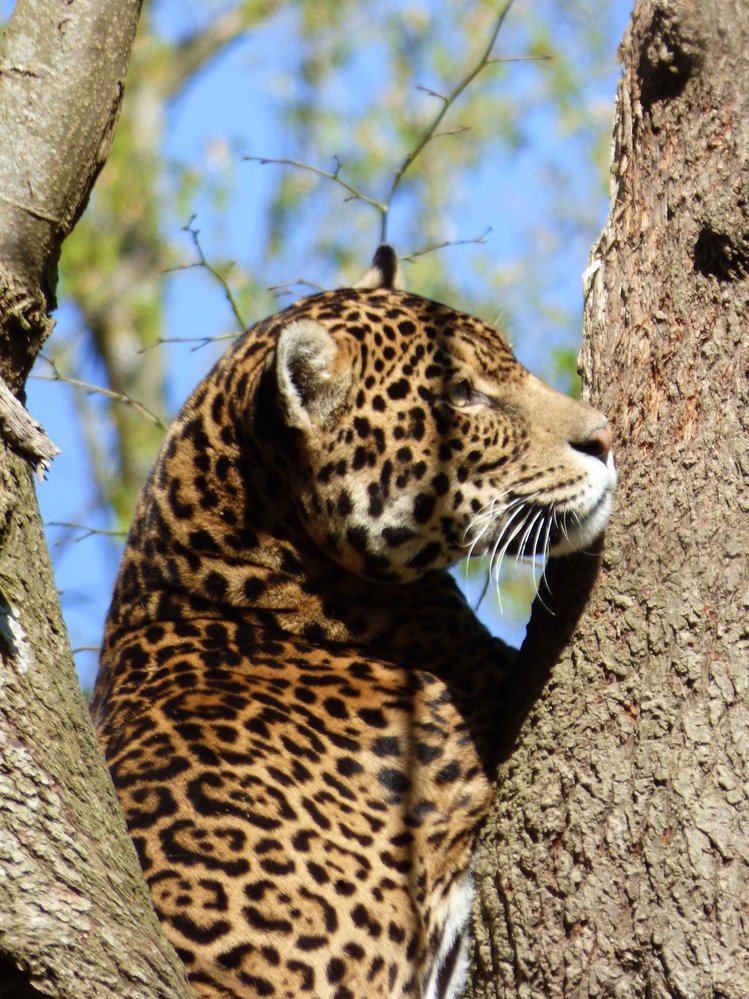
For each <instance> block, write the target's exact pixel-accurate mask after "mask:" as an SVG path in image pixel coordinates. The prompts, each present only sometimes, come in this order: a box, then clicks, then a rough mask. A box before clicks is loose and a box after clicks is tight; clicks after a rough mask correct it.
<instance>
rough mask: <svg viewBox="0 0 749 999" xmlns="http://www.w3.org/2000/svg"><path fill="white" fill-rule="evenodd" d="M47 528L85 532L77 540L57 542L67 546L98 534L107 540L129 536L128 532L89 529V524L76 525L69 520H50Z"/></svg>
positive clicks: (60, 539)
mask: <svg viewBox="0 0 749 999" xmlns="http://www.w3.org/2000/svg"><path fill="white" fill-rule="evenodd" d="M44 526H45V527H66V528H68V529H69V530H72V531H83V532H84V533H83V534H81V535H79V536H78V537H76V538H58V539H57V541H55V544H56V545H66V544H72V543H76V544H77V543H78V542H79V541H85V540H86V539H87V538H90V537H93V535H95V534H98V535H102V536H104V537H107V538H124V537H125V536H126V535H127V531H114V530H113V531H108V530H106V529H105V528H103V527H89V526H88V525H87V524H76V523H74V522H73V521H69V520H48V521H47V522H46V523H45V525H44Z"/></svg>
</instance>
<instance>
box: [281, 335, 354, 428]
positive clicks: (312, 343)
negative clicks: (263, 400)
mask: <svg viewBox="0 0 749 999" xmlns="http://www.w3.org/2000/svg"><path fill="white" fill-rule="evenodd" d="M276 378H277V381H278V392H279V396H280V399H281V405H282V406H283V410H284V414H285V416H286V422H287V423H288V425H289V426H290V427H296V428H297V429H298V430H310V429H312V427H314V426H320V425H323V424H326V423H329V422H330V421H331V420H332V418H333V417H334V416H335V414H336V412H337V411H338V410H339V409H340V407H341V406H342V405H343V404H344V403H345V402H346V399H347V397H348V390H349V386H350V385H351V367H350V365H347V364H346V358H343V357H342V356H341V351H340V350H339V348H338V344H337V343H336V341H335V340H334V338H333V337H332V335H331V334H330V333H329V332H328V330H327V329H325V327H324V326H321V325H320V324H319V323H316V322H314V321H313V320H312V319H298V320H296V321H295V322H293V323H289V325H288V326H285V327H284V328H283V329H282V330H281V332H280V334H279V336H278V344H277V346H276Z"/></svg>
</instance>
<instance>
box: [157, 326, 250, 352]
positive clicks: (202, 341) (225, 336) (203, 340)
mask: <svg viewBox="0 0 749 999" xmlns="http://www.w3.org/2000/svg"><path fill="white" fill-rule="evenodd" d="M241 335H242V331H241V330H238V331H237V332H235V333H217V334H216V336H160V337H159V338H158V339H156V340H154V342H153V343H149V344H148V345H147V346H145V347H141V348H140V350H139V351H138V353H139V354H145V353H146V351H148V350H153V348H154V347H160V346H161V345H162V344H165V343H194V344H195V346H194V347H191V348H190V350H191V351H193V352H194V351H196V350H202V348H203V347H207V346H208V344H209V343H218V342H219V341H220V340H236V338H237V337H238V336H241Z"/></svg>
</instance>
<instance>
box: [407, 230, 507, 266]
mask: <svg viewBox="0 0 749 999" xmlns="http://www.w3.org/2000/svg"><path fill="white" fill-rule="evenodd" d="M491 231H492V227H491V226H487V227H486V229H485V230H484V232H482V234H481V235H480V236H474V237H473V239H446V240H445V242H444V243H435V244H434V245H433V246H425V247H422V249H421V250H413V251H412V252H411V253H406V254H404V255H403V256H402V257H401V260H416V258H417V257H423V256H425V255H426V254H427V253H436V251H437V250H444V249H446V248H447V247H448V246H468V245H469V244H470V243H476V244H479V245H482V246H483V245H485V244H486V237H487V236H488V235H489V233H490V232H491Z"/></svg>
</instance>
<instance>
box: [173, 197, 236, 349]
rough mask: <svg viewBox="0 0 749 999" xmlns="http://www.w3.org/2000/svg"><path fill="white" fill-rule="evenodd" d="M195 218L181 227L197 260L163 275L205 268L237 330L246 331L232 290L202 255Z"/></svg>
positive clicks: (203, 254) (180, 265)
mask: <svg viewBox="0 0 749 999" xmlns="http://www.w3.org/2000/svg"><path fill="white" fill-rule="evenodd" d="M196 218H197V215H191V216H190V220H189V222H187V224H186V225H183V226H182V232H189V233H190V236H191V238H192V243H193V246H194V247H195V251H196V252H197V254H198V259H197V260H196V261H195V262H194V263H192V264H179V265H178V266H177V267H167V268H165V269H164V273H165V274H170V273H173V272H174V271H189V270H191V269H192V268H193V267H202V268H205V270H207V271H208V273H209V274H210V275H211V277H213V278H215V279H216V281H218V283H219V284H220V285H221V287H222V289H223V292H224V297H225V298H226V301H227V302H228V303H229V308H230V309H231V311H232V313H233V315H234V318H235V319H236V320H237V323H238V324H239V328H240V329H241V330H244V329H247V323H246V322H245V320H244V316H243V315H242V313H241V312H240V311H239V305H238V304H237V300H236V299H235V297H234V295H233V293H232V290H231V288H230V287H229V283H228V281H227V280H226V278H225V277H224V276H223V274H221V273H220V272H219V271H217V270H216V268H215V267H213V266H212V265H211V264H209V263H208V260H207V259H206V256H205V253H203V247H202V246H201V245H200V229H196V228H195V227H194V226H193V222H194V221H195V219H196ZM162 342H163V343H166V342H167V341H162ZM206 342H207V343H209V342H210V338H209V339H208V340H206Z"/></svg>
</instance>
